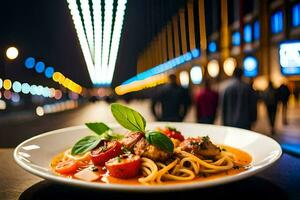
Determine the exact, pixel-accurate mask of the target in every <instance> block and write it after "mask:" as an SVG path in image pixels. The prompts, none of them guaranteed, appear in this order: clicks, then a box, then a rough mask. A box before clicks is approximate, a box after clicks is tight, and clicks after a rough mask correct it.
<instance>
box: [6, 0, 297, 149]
mask: <svg viewBox="0 0 300 200" xmlns="http://www.w3.org/2000/svg"><path fill="white" fill-rule="evenodd" d="M0 15H1V17H0V22H1V23H0V25H1V28H0V147H15V146H16V145H17V144H18V143H20V142H22V141H23V140H25V139H27V138H29V137H32V136H34V135H37V134H40V133H43V132H45V131H50V130H54V129H58V128H64V127H68V126H72V125H82V124H84V123H85V122H92V121H103V122H113V121H114V120H113V117H112V115H111V114H110V111H109V104H110V103H112V102H121V103H124V104H127V105H129V106H131V107H132V108H134V109H136V110H138V111H140V112H141V113H142V114H143V115H144V117H145V118H146V119H147V121H156V120H160V121H186V122H200V123H210V124H220V125H221V124H224V125H229V126H236V127H241V128H247V129H252V130H255V131H258V132H260V133H262V134H266V135H268V136H272V137H274V138H275V139H277V140H279V141H280V142H287V143H295V144H299V143H300V131H299V130H300V106H299V104H300V99H299V91H300V1H299V0H209V1H208V0H176V1H174V0H143V1H141V0H52V1H38V0H31V1H21V0H10V1H4V2H2V4H1V7H0ZM237 69H242V74H241V75H242V77H240V76H239V75H238V72H237V71H238V70H237ZM170 75H172V76H170ZM234 80H239V81H238V82H234ZM228 88H235V90H236V92H232V91H233V89H228ZM228 94H229V97H228ZM249 99H253V101H250V100H249ZM249 113H251V117H250V118H249V119H246V118H245V119H244V117H245V115H248V114H249ZM235 119H236V120H235ZM240 120H241V121H240ZM244 123H246V125H245V126H244V125H243V124H244ZM199 131H201V130H199Z"/></svg>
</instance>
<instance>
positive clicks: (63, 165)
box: [55, 160, 78, 174]
mask: <svg viewBox="0 0 300 200" xmlns="http://www.w3.org/2000/svg"><path fill="white" fill-rule="evenodd" d="M77 169H78V164H77V161H74V160H68V161H63V162H60V163H58V164H57V165H56V167H55V171H56V172H58V173H60V174H72V173H75V172H76V171H77Z"/></svg>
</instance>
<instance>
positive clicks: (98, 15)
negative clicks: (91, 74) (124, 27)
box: [93, 0, 102, 83]
mask: <svg viewBox="0 0 300 200" xmlns="http://www.w3.org/2000/svg"><path fill="white" fill-rule="evenodd" d="M93 17H94V33H95V59H94V61H95V75H96V79H97V82H98V83H101V74H102V73H101V61H102V12H101V0H93Z"/></svg>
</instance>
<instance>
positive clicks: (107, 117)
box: [0, 100, 300, 147]
mask: <svg viewBox="0 0 300 200" xmlns="http://www.w3.org/2000/svg"><path fill="white" fill-rule="evenodd" d="M123 103H124V102H123ZM128 105H129V106H131V107H133V108H135V109H136V110H138V111H140V112H141V113H142V115H143V116H144V117H145V118H146V119H147V121H154V118H153V116H152V114H151V112H150V101H148V100H143V101H139V100H135V101H131V102H130V103H129V104H128ZM258 108H259V112H258V113H259V115H258V120H257V122H256V123H255V125H254V127H253V129H254V130H255V131H257V132H259V133H262V134H266V135H270V128H269V123H268V119H267V115H266V109H265V107H264V105H263V104H259V106H258ZM194 116H195V109H194V108H193V107H192V108H191V109H190V111H189V112H188V115H187V117H186V118H185V121H186V122H195V117H194ZM280 119H281V107H280V106H279V109H278V115H277V118H276V129H277V135H275V139H279V140H281V141H282V140H284V141H288V142H291V143H299V144H300V106H293V107H289V109H288V119H289V125H287V126H282V123H281V120H280ZM93 121H104V122H114V118H113V116H112V114H111V112H110V110H109V105H108V104H106V103H105V102H96V103H91V104H87V105H85V106H82V107H80V108H78V109H76V110H71V111H65V112H62V113H55V114H48V115H45V116H42V117H37V116H35V115H33V114H32V113H31V114H30V113H29V116H27V117H24V116H22V117H18V116H17V115H16V117H15V118H9V119H5V118H2V119H1V120H0V147H15V146H16V145H17V144H19V143H20V142H22V141H23V140H25V139H27V138H30V137H32V136H34V135H37V134H40V133H43V132H46V131H51V130H55V129H59V128H64V127H68V126H74V125H82V124H84V123H85V122H93ZM216 123H217V124H220V119H219V117H218V119H217V120H216Z"/></svg>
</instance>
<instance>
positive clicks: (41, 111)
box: [35, 106, 45, 116]
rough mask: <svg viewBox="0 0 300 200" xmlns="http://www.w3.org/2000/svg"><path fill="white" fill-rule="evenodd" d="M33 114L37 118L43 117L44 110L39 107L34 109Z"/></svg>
mask: <svg viewBox="0 0 300 200" xmlns="http://www.w3.org/2000/svg"><path fill="white" fill-rule="evenodd" d="M35 112H36V114H37V115H38V116H43V115H44V114H45V113H44V109H43V107H41V106H38V107H36V109H35Z"/></svg>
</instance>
